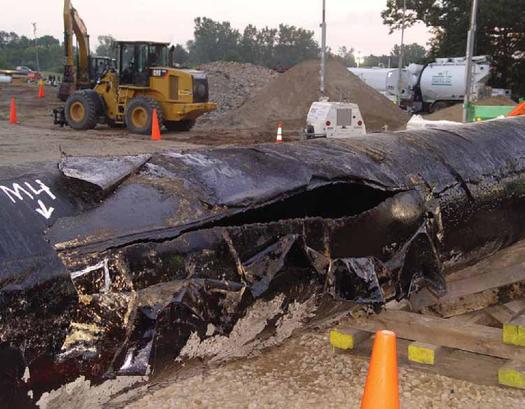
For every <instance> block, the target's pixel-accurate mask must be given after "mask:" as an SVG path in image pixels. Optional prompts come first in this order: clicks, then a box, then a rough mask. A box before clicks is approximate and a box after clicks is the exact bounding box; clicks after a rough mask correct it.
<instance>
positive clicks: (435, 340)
mask: <svg viewBox="0 0 525 409" xmlns="http://www.w3.org/2000/svg"><path fill="white" fill-rule="evenodd" d="M350 325H351V326H352V327H354V328H357V329H360V330H362V331H369V332H376V331H378V330H382V329H389V330H391V331H394V332H395V333H396V334H397V336H398V337H400V338H405V339H409V340H413V341H419V342H425V343H429V344H434V345H440V346H444V347H449V348H457V349H462V350H464V351H470V352H475V353H478V354H484V355H491V356H496V357H500V358H505V359H512V360H521V361H523V362H525V348H517V347H515V346H511V345H505V344H503V343H502V331H501V329H498V328H492V327H486V326H484V325H478V324H472V323H468V322H454V321H449V320H447V319H443V318H436V317H429V316H424V315H421V314H416V313H411V312H405V311H384V312H382V313H381V314H378V315H375V316H369V317H366V318H359V319H353V320H350Z"/></svg>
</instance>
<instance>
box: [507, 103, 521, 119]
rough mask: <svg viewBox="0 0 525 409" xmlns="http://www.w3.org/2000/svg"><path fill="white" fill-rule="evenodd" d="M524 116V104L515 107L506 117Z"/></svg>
mask: <svg viewBox="0 0 525 409" xmlns="http://www.w3.org/2000/svg"><path fill="white" fill-rule="evenodd" d="M520 115H525V102H522V103H521V104H519V105H517V106H516V108H514V109H513V110H512V111H510V112H509V115H508V116H520Z"/></svg>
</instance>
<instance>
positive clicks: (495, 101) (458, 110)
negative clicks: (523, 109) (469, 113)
mask: <svg viewBox="0 0 525 409" xmlns="http://www.w3.org/2000/svg"><path fill="white" fill-rule="evenodd" d="M474 105H484V106H491V105H492V106H498V105H513V106H514V105H516V103H515V102H514V101H513V100H512V99H510V98H507V97H503V96H497V97H486V98H482V99H479V100H478V101H476V102H475V103H474ZM425 119H428V120H429V121H455V122H462V121H463V104H461V103H459V104H456V105H452V106H450V107H448V108H445V109H440V110H439V111H436V112H434V113H433V114H430V115H426V116H425Z"/></svg>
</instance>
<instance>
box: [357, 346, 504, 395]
mask: <svg viewBox="0 0 525 409" xmlns="http://www.w3.org/2000/svg"><path fill="white" fill-rule="evenodd" d="M410 342H411V341H407V340H405V339H402V338H399V339H398V341H397V353H398V363H399V366H400V367H411V368H417V369H418V371H422V372H425V373H432V374H439V375H443V376H448V377H450V378H455V379H461V380H465V381H468V382H473V383H476V384H478V385H490V386H498V385H499V384H498V370H499V369H500V368H501V367H502V366H503V365H505V363H506V362H507V360H505V359H502V358H497V357H494V356H489V355H480V354H475V353H472V352H467V351H462V350H461V349H450V348H440V350H439V355H438V359H437V361H436V363H435V364H434V365H424V364H419V363H416V362H413V361H409V360H408V345H409V344H410ZM371 350H372V339H369V340H367V341H364V342H363V343H361V344H360V345H358V346H357V348H356V349H354V350H352V355H358V356H361V357H363V358H364V359H367V360H368V359H370V353H371Z"/></svg>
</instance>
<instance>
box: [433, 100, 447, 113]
mask: <svg viewBox="0 0 525 409" xmlns="http://www.w3.org/2000/svg"><path fill="white" fill-rule="evenodd" d="M448 107H449V104H448V103H447V102H445V101H436V102H434V103H433V104H432V105H431V106H430V113H432V112H436V111H439V110H440V109H445V108H448Z"/></svg>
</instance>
